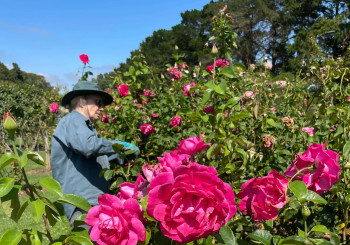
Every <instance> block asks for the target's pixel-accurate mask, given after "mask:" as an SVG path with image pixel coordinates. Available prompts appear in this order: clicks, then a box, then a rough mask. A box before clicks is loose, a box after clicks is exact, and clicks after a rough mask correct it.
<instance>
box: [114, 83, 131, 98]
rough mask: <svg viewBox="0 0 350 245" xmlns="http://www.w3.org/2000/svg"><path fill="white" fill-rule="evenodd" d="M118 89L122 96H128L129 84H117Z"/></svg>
mask: <svg viewBox="0 0 350 245" xmlns="http://www.w3.org/2000/svg"><path fill="white" fill-rule="evenodd" d="M117 90H118V93H119V96H120V97H126V96H128V94H129V87H128V85H127V84H122V85H117Z"/></svg>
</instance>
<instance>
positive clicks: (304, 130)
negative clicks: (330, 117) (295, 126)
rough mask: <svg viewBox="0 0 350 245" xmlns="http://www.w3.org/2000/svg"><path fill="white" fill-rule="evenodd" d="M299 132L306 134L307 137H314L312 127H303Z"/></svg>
mask: <svg viewBox="0 0 350 245" xmlns="http://www.w3.org/2000/svg"><path fill="white" fill-rule="evenodd" d="M301 131H303V132H306V133H307V134H308V135H310V136H314V135H315V129H314V128H313V127H310V128H309V127H304V128H301Z"/></svg>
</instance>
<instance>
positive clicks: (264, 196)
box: [237, 170, 288, 221]
mask: <svg viewBox="0 0 350 245" xmlns="http://www.w3.org/2000/svg"><path fill="white" fill-rule="evenodd" d="M287 190H288V180H287V179H285V177H284V176H283V175H281V174H279V173H278V172H277V171H276V170H271V171H270V173H269V174H268V175H267V176H264V177H259V178H252V179H250V180H248V181H246V182H245V183H244V184H243V185H242V187H241V191H240V192H239V193H238V194H237V197H238V198H240V199H242V200H241V202H240V203H239V210H240V211H241V212H242V213H243V214H244V215H251V216H252V219H253V220H254V221H261V220H274V219H276V218H277V216H278V210H279V209H280V208H282V207H283V206H284V205H285V204H286V202H287Z"/></svg>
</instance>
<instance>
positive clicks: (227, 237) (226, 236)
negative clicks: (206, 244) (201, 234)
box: [219, 226, 237, 245]
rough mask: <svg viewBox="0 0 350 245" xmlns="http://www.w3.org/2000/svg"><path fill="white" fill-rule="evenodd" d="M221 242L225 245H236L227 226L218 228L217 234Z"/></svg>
mask: <svg viewBox="0 0 350 245" xmlns="http://www.w3.org/2000/svg"><path fill="white" fill-rule="evenodd" d="M219 234H220V236H221V238H222V240H224V242H225V244H230V245H235V244H237V242H236V238H235V236H234V235H233V232H232V230H231V229H230V227H228V226H223V227H221V228H220V232H219Z"/></svg>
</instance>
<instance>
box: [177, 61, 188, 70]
mask: <svg viewBox="0 0 350 245" xmlns="http://www.w3.org/2000/svg"><path fill="white" fill-rule="evenodd" d="M177 67H178V68H179V70H182V68H183V69H184V70H188V65H187V64H186V62H184V63H183V64H182V65H178V66H177Z"/></svg>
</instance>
